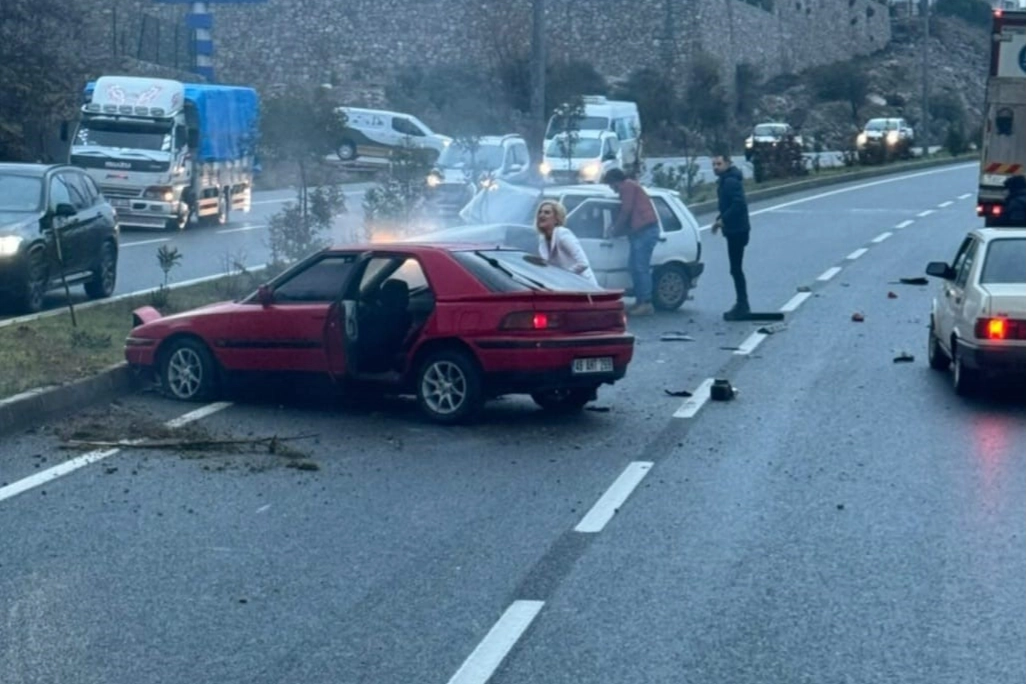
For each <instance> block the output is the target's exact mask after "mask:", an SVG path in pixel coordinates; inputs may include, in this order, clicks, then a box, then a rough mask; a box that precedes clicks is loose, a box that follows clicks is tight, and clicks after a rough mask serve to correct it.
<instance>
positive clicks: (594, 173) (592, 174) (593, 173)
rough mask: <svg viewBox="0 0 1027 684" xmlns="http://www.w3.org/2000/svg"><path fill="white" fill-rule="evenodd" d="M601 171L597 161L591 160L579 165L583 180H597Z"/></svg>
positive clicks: (601, 168)
mask: <svg viewBox="0 0 1027 684" xmlns="http://www.w3.org/2000/svg"><path fill="white" fill-rule="evenodd" d="M602 171H603V167H602V166H601V165H600V164H599V162H595V161H592V162H589V163H587V164H585V165H584V166H582V167H581V177H582V178H584V179H585V180H597V179H598V178H599V174H600V173H602Z"/></svg>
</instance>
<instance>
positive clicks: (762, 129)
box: [752, 124, 785, 135]
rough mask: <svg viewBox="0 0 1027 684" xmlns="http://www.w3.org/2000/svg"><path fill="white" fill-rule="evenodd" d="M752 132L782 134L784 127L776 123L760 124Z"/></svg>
mask: <svg viewBox="0 0 1027 684" xmlns="http://www.w3.org/2000/svg"><path fill="white" fill-rule="evenodd" d="M752 132H753V135H784V132H785V127H784V126H781V125H778V124H760V125H759V126H757V127H756V128H754V129H753V131H752Z"/></svg>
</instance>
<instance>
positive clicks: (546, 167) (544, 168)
mask: <svg viewBox="0 0 1027 684" xmlns="http://www.w3.org/2000/svg"><path fill="white" fill-rule="evenodd" d="M538 170H539V172H540V173H541V174H542V175H543V176H548V175H549V174H550V173H552V171H553V167H552V165H550V163H549V162H547V161H544V162H542V163H541V164H539V165H538Z"/></svg>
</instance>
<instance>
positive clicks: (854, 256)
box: [845, 247, 870, 261]
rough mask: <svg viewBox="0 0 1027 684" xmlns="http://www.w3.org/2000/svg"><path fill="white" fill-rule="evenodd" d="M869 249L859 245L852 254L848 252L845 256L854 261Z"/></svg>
mask: <svg viewBox="0 0 1027 684" xmlns="http://www.w3.org/2000/svg"><path fill="white" fill-rule="evenodd" d="M869 251H870V250H869V249H867V248H866V247H860V248H859V249H857V250H856V251H855V252H853V253H852V254H850V255H849V256H847V257H845V258H846V259H848V260H849V261H855V260H856V259H858V258H860V257H861V256H863V255H864V254H866V253H867V252H869Z"/></svg>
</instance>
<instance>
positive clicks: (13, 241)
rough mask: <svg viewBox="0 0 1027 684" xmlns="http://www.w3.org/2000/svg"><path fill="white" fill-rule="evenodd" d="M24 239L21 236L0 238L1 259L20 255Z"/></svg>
mask: <svg viewBox="0 0 1027 684" xmlns="http://www.w3.org/2000/svg"><path fill="white" fill-rule="evenodd" d="M22 240H24V238H22V237H21V236H19V235H5V236H4V237H0V257H6V256H13V255H15V254H17V253H18V249H19V248H20V247H21V243H22Z"/></svg>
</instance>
